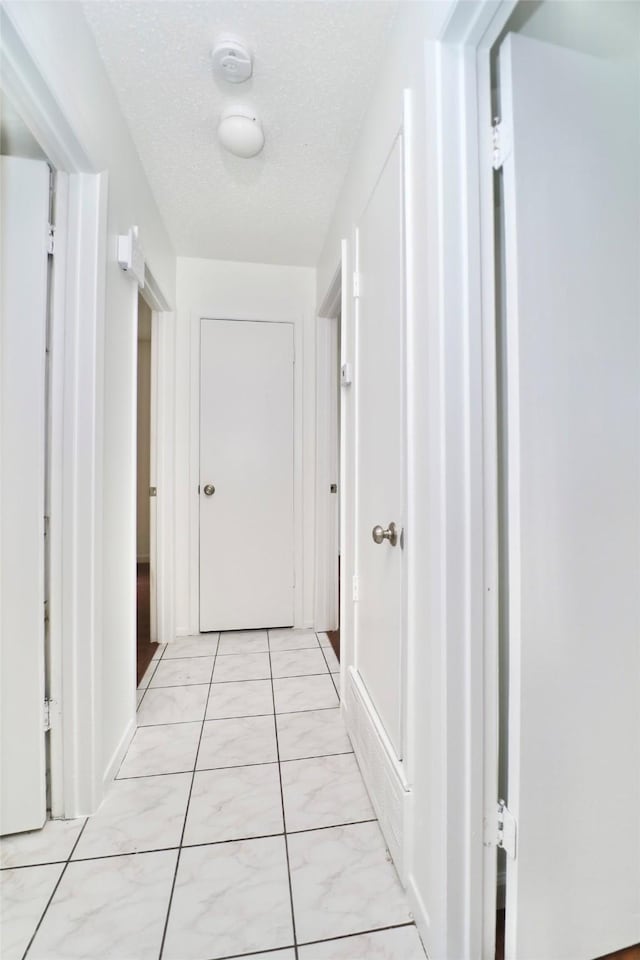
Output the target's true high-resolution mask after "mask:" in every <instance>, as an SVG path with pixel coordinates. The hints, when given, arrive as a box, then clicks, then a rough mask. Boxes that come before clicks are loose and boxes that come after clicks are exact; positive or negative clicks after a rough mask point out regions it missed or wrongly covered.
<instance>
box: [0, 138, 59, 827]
mask: <svg viewBox="0 0 640 960" xmlns="http://www.w3.org/2000/svg"><path fill="white" fill-rule="evenodd" d="M0 172H1V177H0V197H1V199H0V229H1V254H0V266H1V276H0V291H1V294H0V300H1V307H2V309H1V311H0V313H1V321H0V323H1V327H0V350H1V354H0V401H1V409H0V431H1V432H0V461H1V470H0V524H1V528H0V540H1V551H0V667H1V677H0V693H1V707H0V718H1V724H0V833H2V834H7V833H17V832H19V831H22V830H33V829H36V828H38V827H41V826H42V825H43V824H44V821H45V818H46V775H45V734H44V599H45V594H44V509H45V507H44V504H45V500H44V496H45V347H46V317H47V221H48V214H49V168H48V166H47V164H46V163H43V162H42V161H38V160H21V159H17V158H14V157H2V159H1V167H0Z"/></svg>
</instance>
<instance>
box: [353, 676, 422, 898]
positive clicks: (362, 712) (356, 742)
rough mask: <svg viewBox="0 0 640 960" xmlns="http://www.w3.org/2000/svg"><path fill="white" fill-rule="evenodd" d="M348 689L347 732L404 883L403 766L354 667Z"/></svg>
mask: <svg viewBox="0 0 640 960" xmlns="http://www.w3.org/2000/svg"><path fill="white" fill-rule="evenodd" d="M346 686H347V690H346V702H345V704H344V715H345V719H346V723H347V729H348V731H349V735H350V737H351V742H352V744H353V749H354V752H355V755H356V758H357V760H358V764H359V766H360V770H361V771H362V776H363V777H364V781H365V784H366V786H367V790H368V791H369V796H370V797H371V803H372V804H373V807H374V810H375V812H376V815H377V817H378V820H379V821H380V828H381V830H382V833H383V835H384V838H385V841H386V843H387V847H388V848H389V853H390V854H391V856H392V857H393V862H394V864H395V867H396V870H397V871H398V875H399V877H400V879H401V881H402V882H403V883H404V882H405V879H404V869H405V857H404V850H405V834H406V823H407V812H408V811H407V808H408V800H409V798H410V796H411V794H410V792H409V791H408V790H407V788H406V785H405V782H404V777H403V772H402V767H401V764H399V763H398V761H397V759H396V758H395V757H393V756H392V754H391V752H390V750H389V748H388V746H387V744H386V743H385V740H386V737H385V735H384V731H383V730H382V729H381V726H380V721H379V719H378V717H377V716H376V713H375V710H374V708H373V705H372V704H371V701H370V699H369V696H368V694H367V691H366V690H365V688H364V686H363V684H362V681H361V680H360V677H359V675H358V673H357V671H355V670H354V669H353V667H350V668H349V670H348V672H347V684H346Z"/></svg>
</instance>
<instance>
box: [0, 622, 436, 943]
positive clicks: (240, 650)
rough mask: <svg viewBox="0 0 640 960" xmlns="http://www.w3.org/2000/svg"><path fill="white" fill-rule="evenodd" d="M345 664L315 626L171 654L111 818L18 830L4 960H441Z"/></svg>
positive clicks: (196, 644) (6, 864) (112, 792)
mask: <svg viewBox="0 0 640 960" xmlns="http://www.w3.org/2000/svg"><path fill="white" fill-rule="evenodd" d="M337 670H338V663H337V659H336V658H335V655H334V654H333V650H332V649H331V646H330V643H329V639H328V638H327V636H326V635H325V634H320V635H319V636H316V634H314V633H313V632H310V631H293V630H272V631H253V632H243V633H231V634H222V635H221V637H220V639H219V640H218V636H217V635H203V636H200V637H192V638H187V639H183V640H179V641H176V642H175V643H174V644H171V645H169V646H167V647H164V648H159V649H158V651H157V654H156V656H155V658H154V660H153V661H152V663H151V664H150V666H149V669H148V670H147V672H146V674H145V676H144V678H143V680H142V682H141V684H140V687H139V689H138V704H139V706H138V730H137V732H136V734H135V737H134V739H133V741H132V743H131V746H130V748H129V751H128V753H127V755H126V757H125V759H124V761H123V764H122V767H121V769H120V771H119V773H118V777H117V779H116V781H115V782H114V783H113V784H112V785H111V787H110V789H109V792H108V794H107V797H106V799H105V800H104V802H103V804H102V806H101V808H100V810H99V811H98V813H97V814H96V815H95V816H93V817H91V818H89V819H88V820H75V821H52V822H49V823H48V824H47V825H46V827H45V829H44V830H43V831H40V832H35V833H31V834H24V835H21V836H17V837H14V838H8V839H6V840H2V841H1V842H0V859H1V865H2V874H1V877H2V890H3V904H4V911H5V914H6V915H5V916H3V950H2V956H3V958H4V960H20V958H22V957H28V958H29V960H36V958H40V960H56V958H57V960H70V958H78V960H80V958H82V960H91V958H93V957H100V958H105V960H106V958H109V960H156V958H159V957H162V958H163V960H216V958H230V957H239V956H254V957H256V958H262V960H267V958H269V960H294V958H295V957H298V958H300V960H340V958H341V960H356V958H359V957H366V958H368V960H374V958H377V960H423V958H424V952H423V950H422V946H421V944H420V940H419V937H418V934H417V931H416V929H415V927H414V925H413V924H412V922H411V915H410V913H409V911H408V907H407V903H406V901H405V898H404V895H403V893H402V889H401V887H400V884H399V883H398V880H397V877H396V874H395V870H394V868H393V866H392V864H391V863H390V860H389V857H388V854H387V852H386V849H385V845H384V841H383V839H382V835H381V834H380V831H379V828H378V825H377V822H376V820H375V815H374V812H373V809H372V807H371V805H370V802H369V798H368V796H367V793H366V790H365V787H364V784H363V782H362V779H361V776H360V773H359V770H358V767H357V764H356V761H355V757H354V755H353V752H352V750H351V745H350V742H349V738H348V736H347V733H346V730H345V727H344V724H343V722H342V719H341V717H340V711H339V709H338V695H337V685H338V676H337V673H333V671H337ZM274 720H275V722H274ZM140 854H142V856H140ZM34 933H35V936H34Z"/></svg>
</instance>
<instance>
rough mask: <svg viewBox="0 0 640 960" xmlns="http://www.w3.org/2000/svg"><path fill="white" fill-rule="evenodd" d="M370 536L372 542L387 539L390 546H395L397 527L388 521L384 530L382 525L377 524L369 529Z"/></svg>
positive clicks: (380, 541)
mask: <svg viewBox="0 0 640 960" xmlns="http://www.w3.org/2000/svg"><path fill="white" fill-rule="evenodd" d="M371 536H372V537H373V542H374V543H382V542H383V540H388V541H389V543H390V544H391V546H392V547H395V545H396V544H397V542H398V528H397V527H396V525H395V523H390V524H389V526H388V527H387V529H386V530H385V529H384V527H381V526H380V525H379V524H378V525H377V526H375V527H374V528H373V530H372V531H371Z"/></svg>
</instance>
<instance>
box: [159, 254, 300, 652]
mask: <svg viewBox="0 0 640 960" xmlns="http://www.w3.org/2000/svg"><path fill="white" fill-rule="evenodd" d="M315 288H316V276H315V270H313V269H310V268H308V267H283V266H270V265H267V264H256V263H235V262H232V261H223V260H201V259H195V258H186V257H179V258H178V269H177V321H176V325H177V326H176V632H177V634H178V636H181V635H186V634H190V633H197V632H198V613H197V563H194V561H197V508H198V494H197V489H196V487H197V482H198V481H197V478H195V483H194V482H193V480H194V478H192V477H191V476H190V461H191V451H192V443H195V444H197V434H196V433H195V430H196V429H197V426H196V424H195V423H194V422H192V415H191V388H192V384H191V360H192V357H191V353H192V344H191V327H192V319H193V318H196V319H198V318H200V317H201V316H208V317H216V318H224V317H236V318H245V319H272V320H275V319H281V320H290V321H293V322H294V324H295V344H296V373H295V398H294V403H295V438H294V443H295V458H296V477H295V491H296V493H295V496H296V533H295V536H296V600H295V615H296V626H311V625H312V623H313V567H314V542H313V541H314V501H313V497H314V474H315V312H314V307H315ZM194 523H195V524H196V525H195V526H194Z"/></svg>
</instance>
